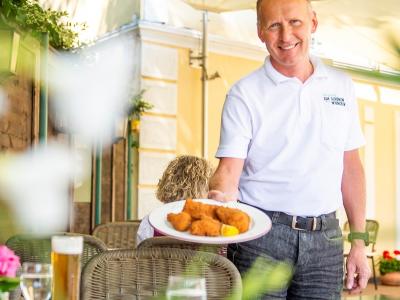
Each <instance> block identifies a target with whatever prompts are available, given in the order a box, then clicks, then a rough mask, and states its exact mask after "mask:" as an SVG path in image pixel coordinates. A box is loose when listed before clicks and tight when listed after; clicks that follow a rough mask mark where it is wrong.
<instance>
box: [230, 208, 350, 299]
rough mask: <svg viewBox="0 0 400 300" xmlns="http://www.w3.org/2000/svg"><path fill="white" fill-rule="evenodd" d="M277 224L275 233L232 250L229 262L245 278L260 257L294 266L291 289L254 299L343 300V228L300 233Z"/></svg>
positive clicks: (273, 226)
mask: <svg viewBox="0 0 400 300" xmlns="http://www.w3.org/2000/svg"><path fill="white" fill-rule="evenodd" d="M332 218H335V216H332ZM274 221H276V220H274V218H273V217H272V223H273V224H272V229H271V230H270V232H269V233H267V234H266V235H264V236H263V237H261V238H258V239H256V240H252V241H249V242H244V243H240V244H231V245H229V247H228V258H229V259H230V260H231V261H232V262H233V263H234V264H235V265H236V267H237V268H238V270H239V272H240V273H241V274H242V277H243V275H244V274H245V273H246V271H247V270H248V269H249V268H250V267H251V266H252V263H253V262H254V261H255V259H256V258H257V257H258V256H262V257H265V258H267V259H269V260H271V261H272V262H273V261H275V262H277V261H286V262H289V263H290V264H292V265H293V268H294V269H293V272H294V273H293V277H292V279H291V281H290V283H289V285H288V286H282V289H281V290H279V291H273V292H267V294H263V295H259V296H257V297H255V298H254V299H307V300H311V299H329V300H332V299H340V294H341V290H342V284H343V240H342V232H341V230H340V227H339V226H337V227H334V228H329V229H325V230H319V231H299V230H296V229H293V228H291V227H290V226H288V225H284V224H279V223H276V222H274Z"/></svg>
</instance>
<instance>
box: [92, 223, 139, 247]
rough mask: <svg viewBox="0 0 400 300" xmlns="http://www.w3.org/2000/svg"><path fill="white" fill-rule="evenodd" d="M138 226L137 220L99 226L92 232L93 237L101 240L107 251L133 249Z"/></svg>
mask: <svg viewBox="0 0 400 300" xmlns="http://www.w3.org/2000/svg"><path fill="white" fill-rule="evenodd" d="M139 224H140V221H138V220H135V221H126V222H112V223H107V224H101V225H98V226H96V228H95V229H94V230H93V236H95V237H97V238H99V239H101V240H102V241H103V242H104V243H105V244H106V245H107V247H108V249H134V248H136V233H137V231H138V228H139Z"/></svg>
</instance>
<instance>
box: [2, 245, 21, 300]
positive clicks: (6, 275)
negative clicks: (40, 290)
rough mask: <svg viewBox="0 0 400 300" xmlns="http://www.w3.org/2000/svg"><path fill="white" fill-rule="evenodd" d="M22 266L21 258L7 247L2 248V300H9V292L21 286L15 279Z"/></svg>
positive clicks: (17, 279)
mask: <svg viewBox="0 0 400 300" xmlns="http://www.w3.org/2000/svg"><path fill="white" fill-rule="evenodd" d="M19 266H20V263H19V257H18V256H16V255H15V254H14V252H13V251H12V250H10V249H9V248H7V246H4V245H1V246H0V300H8V292H9V291H11V290H13V289H15V288H16V287H17V286H18V284H19V278H17V277H15V275H16V272H17V269H18V267H19Z"/></svg>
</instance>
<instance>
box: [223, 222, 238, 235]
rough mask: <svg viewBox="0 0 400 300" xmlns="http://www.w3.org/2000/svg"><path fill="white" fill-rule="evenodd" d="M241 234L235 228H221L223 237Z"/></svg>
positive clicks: (227, 226)
mask: <svg viewBox="0 0 400 300" xmlns="http://www.w3.org/2000/svg"><path fill="white" fill-rule="evenodd" d="M238 234H239V229H237V228H236V227H235V226H231V225H226V224H222V226H221V235H222V236H234V235H238Z"/></svg>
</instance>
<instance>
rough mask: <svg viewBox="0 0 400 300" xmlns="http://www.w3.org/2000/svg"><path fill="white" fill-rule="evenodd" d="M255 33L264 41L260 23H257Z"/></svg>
mask: <svg viewBox="0 0 400 300" xmlns="http://www.w3.org/2000/svg"><path fill="white" fill-rule="evenodd" d="M257 34H258V38H259V39H260V41H261V42H263V43H265V39H264V30H262V26H261V24H260V23H257Z"/></svg>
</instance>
